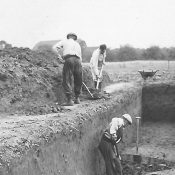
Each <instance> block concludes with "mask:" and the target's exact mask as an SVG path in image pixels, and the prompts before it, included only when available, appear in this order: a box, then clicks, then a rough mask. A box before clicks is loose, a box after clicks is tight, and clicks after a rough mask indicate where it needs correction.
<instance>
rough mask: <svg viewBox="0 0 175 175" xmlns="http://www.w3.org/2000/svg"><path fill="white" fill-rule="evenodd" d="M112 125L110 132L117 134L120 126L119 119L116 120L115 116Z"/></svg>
mask: <svg viewBox="0 0 175 175" xmlns="http://www.w3.org/2000/svg"><path fill="white" fill-rule="evenodd" d="M110 125H111V127H110V134H111V135H113V134H116V131H117V130H118V128H119V124H118V121H117V120H115V118H113V119H112V121H111V124H110Z"/></svg>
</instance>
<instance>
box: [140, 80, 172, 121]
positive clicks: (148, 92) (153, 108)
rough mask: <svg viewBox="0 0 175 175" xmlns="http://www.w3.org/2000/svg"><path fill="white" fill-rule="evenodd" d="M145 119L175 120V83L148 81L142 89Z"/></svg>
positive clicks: (143, 117) (143, 116) (143, 115)
mask: <svg viewBox="0 0 175 175" xmlns="http://www.w3.org/2000/svg"><path fill="white" fill-rule="evenodd" d="M142 119H143V121H165V122H171V121H175V83H170V82H168V83H160V82H159V83H151V84H150V83H148V84H145V85H144V86H143V89H142Z"/></svg>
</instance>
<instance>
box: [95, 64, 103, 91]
mask: <svg viewBox="0 0 175 175" xmlns="http://www.w3.org/2000/svg"><path fill="white" fill-rule="evenodd" d="M102 71H103V65H102V67H101V70H100V73H99V77H98V79H97V86H96V89H98V86H99V83H100V77H101V75H102Z"/></svg>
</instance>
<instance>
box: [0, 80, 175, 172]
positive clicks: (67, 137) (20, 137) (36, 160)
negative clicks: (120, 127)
mask: <svg viewBox="0 0 175 175" xmlns="http://www.w3.org/2000/svg"><path fill="white" fill-rule="evenodd" d="M160 87H162V88H160ZM167 87H168V89H167ZM156 88H160V89H161V90H162V91H161V92H159V91H160V90H156ZM165 89H166V90H165ZM174 89H175V85H173V84H171V83H169V84H166V83H165V84H161V83H157V84H153V83H151V84H149V83H148V84H144V85H140V84H132V83H121V84H117V85H112V86H109V87H107V88H106V90H107V91H108V92H109V93H111V98H110V99H101V100H94V101H90V100H86V101H84V102H82V104H81V105H76V106H75V107H73V108H71V109H70V110H67V111H64V112H60V113H57V114H48V115H40V116H21V117H12V116H11V117H8V118H6V119H1V124H0V125H1V127H0V132H1V142H0V144H1V145H0V158H1V159H0V174H2V175H43V174H44V175H58V174H59V175H69V174H72V175H82V174H83V175H102V174H105V166H104V161H103V158H102V156H101V154H100V153H99V151H98V144H99V140H100V138H101V135H102V131H103V129H104V128H105V127H106V126H107V124H108V123H109V122H110V120H111V119H112V118H113V117H116V116H121V114H123V113H129V114H130V115H131V116H133V121H134V122H133V125H132V126H131V127H129V128H126V130H125V133H124V143H122V144H120V146H119V149H120V150H121V154H122V157H123V166H124V170H125V174H126V173H127V175H129V173H130V174H132V173H133V172H134V173H135V174H136V173H137V174H138V173H143V172H144V173H147V172H153V171H157V170H163V168H164V169H171V170H172V168H173V167H174V163H173V162H175V158H174V157H173V156H170V155H168V151H169V150H170V149H171V151H172V153H171V155H172V154H174V152H175V151H173V149H174V146H175V141H174V139H173V136H175V131H173V128H174V123H173V121H174V117H173V115H174V106H173V105H174V103H173V101H175V93H174V91H175V90H174ZM157 103H158V104H157ZM159 105H160V106H159ZM154 106H155V108H156V109H157V110H159V111H160V110H161V114H159V112H157V110H155V109H154ZM170 106H171V107H170ZM159 108H160V109H159ZM163 108H168V110H167V109H163ZM169 110H170V111H169ZM166 111H168V113H167V112H166ZM164 114H167V115H164ZM135 116H142V121H141V130H140V132H141V133H140V134H141V138H140V144H139V153H141V154H142V155H143V157H145V158H144V161H142V164H141V165H136V164H134V163H133V160H132V155H134V154H135V141H136V138H135V135H136V121H135ZM165 118H166V119H165ZM165 121H166V122H165ZM170 121H171V123H168V122H170ZM162 122H163V123H162ZM167 126H168V127H167ZM160 131H161V133H160ZM173 134H174V135H173ZM167 140H168V141H169V143H167ZM153 141H154V142H153ZM167 146H168V147H167ZM155 150H157V151H155ZM153 153H154V154H153ZM129 157H130V158H129ZM155 157H156V158H155ZM130 170H131V172H129V171H130Z"/></svg>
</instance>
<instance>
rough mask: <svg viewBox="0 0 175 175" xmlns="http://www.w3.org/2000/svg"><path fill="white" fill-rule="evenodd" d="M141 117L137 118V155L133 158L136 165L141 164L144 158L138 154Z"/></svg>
mask: <svg viewBox="0 0 175 175" xmlns="http://www.w3.org/2000/svg"><path fill="white" fill-rule="evenodd" d="M140 119H141V117H136V120H137V121H136V127H137V138H136V154H135V155H134V156H133V160H134V162H136V163H141V161H142V157H141V155H139V154H138V150H139V123H140V121H139V120H140Z"/></svg>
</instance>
